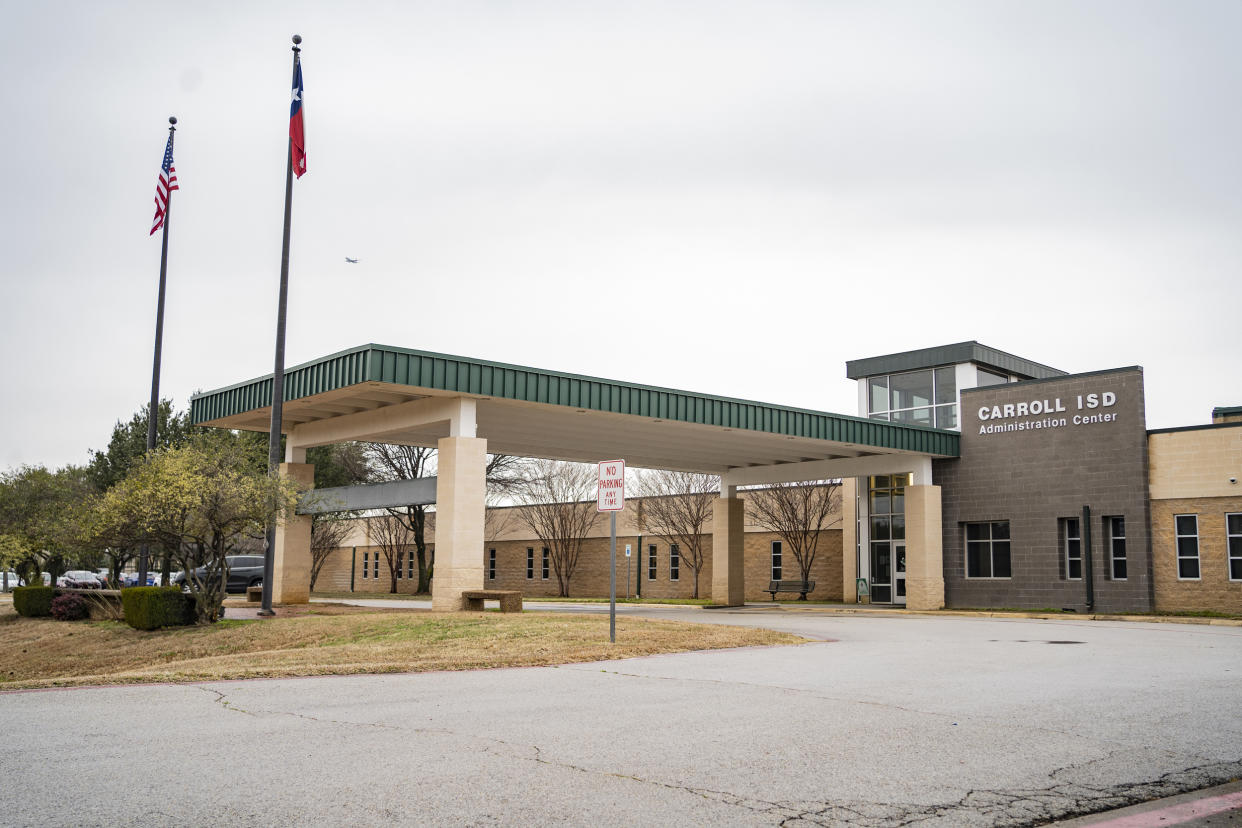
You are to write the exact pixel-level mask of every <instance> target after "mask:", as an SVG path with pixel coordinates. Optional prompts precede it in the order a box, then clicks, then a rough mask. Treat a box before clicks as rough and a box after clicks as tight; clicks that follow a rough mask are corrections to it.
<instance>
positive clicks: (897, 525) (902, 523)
mask: <svg viewBox="0 0 1242 828" xmlns="http://www.w3.org/2000/svg"><path fill="white" fill-rule="evenodd" d="M905 539H906V519H905V517H894V518H893V540H905Z"/></svg>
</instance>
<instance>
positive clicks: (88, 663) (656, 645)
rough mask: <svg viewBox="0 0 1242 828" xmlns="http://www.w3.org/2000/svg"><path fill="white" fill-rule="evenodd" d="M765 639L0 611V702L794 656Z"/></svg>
mask: <svg viewBox="0 0 1242 828" xmlns="http://www.w3.org/2000/svg"><path fill="white" fill-rule="evenodd" d="M803 640H804V639H801V638H798V637H797V636H793V635H788V634H785V633H778V632H773V631H770V630H759V629H749V628H741V627H726V626H718V625H707V624H686V623H681V622H675V621H644V620H638V619H629V618H618V619H617V643H616V644H610V643H609V642H608V618H607V617H606V616H598V615H567V614H558V613H543V612H525V613H521V614H517V613H514V614H500V613H496V612H488V613H483V614H474V613H470V614H463V613H452V614H448V613H434V612H430V611H427V610H407V609H392V610H376V609H373V608H366V607H342V606H334V605H323V604H316V605H312V606H311V607H308V608H307V609H306V611H305V612H304V613H302V614H299V615H296V616H290V617H280V618H272V619H269V620H266V621H224V622H221V623H220V624H217V625H214V626H211V627H183V628H176V629H165V630H156V631H153V632H142V631H139V630H134V629H131V628H130V627H128V626H126V625H125V624H123V623H118V622H115V621H92V622H87V621H79V622H72V623H70V622H61V621H53V620H51V619H42V618H19V617H18V616H17V614H16V613H15V612H14V611H13V609H12V605H11V604H7V605H6V604H0V690H14V689H26V688H36V687H58V686H69V685H94V684H131V683H145V682H163V681H174V682H176V681H205V680H218V679H238V678H256V677H275V676H313V675H335V674H349V673H404V672H421V671H425V670H473V669H481V668H488V667H520V666H535V665H549V664H568V663H572V662H582V661H597V660H605V659H616V658H629V657H632V656H643V655H653V654H655V653H673V652H685V651H688V650H712V649H721V648H726V647H746V646H755V645H774V644H793V643H799V642H801V641H803Z"/></svg>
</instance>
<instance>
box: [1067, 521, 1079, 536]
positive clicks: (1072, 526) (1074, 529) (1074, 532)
mask: <svg viewBox="0 0 1242 828" xmlns="http://www.w3.org/2000/svg"><path fill="white" fill-rule="evenodd" d="M1065 537H1067V538H1077V537H1078V518H1066V519H1065Z"/></svg>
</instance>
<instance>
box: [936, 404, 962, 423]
mask: <svg viewBox="0 0 1242 828" xmlns="http://www.w3.org/2000/svg"><path fill="white" fill-rule="evenodd" d="M936 428H957V406H956V405H942V406H940V407H938V408H937V409H936Z"/></svg>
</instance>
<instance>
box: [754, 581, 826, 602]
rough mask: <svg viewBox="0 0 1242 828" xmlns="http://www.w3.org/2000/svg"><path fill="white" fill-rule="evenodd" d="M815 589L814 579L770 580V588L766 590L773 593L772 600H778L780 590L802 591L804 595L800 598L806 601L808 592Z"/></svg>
mask: <svg viewBox="0 0 1242 828" xmlns="http://www.w3.org/2000/svg"><path fill="white" fill-rule="evenodd" d="M813 589H815V582H814V581H768V588H767V589H766V590H764V592H769V593H771V594H772V600H773V601H775V600H776V593H778V592H800V593H802V597H801V598H799V599H798V600H800V601H805V600H806V594H807V593H808V592H810V591H812V590H813Z"/></svg>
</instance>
